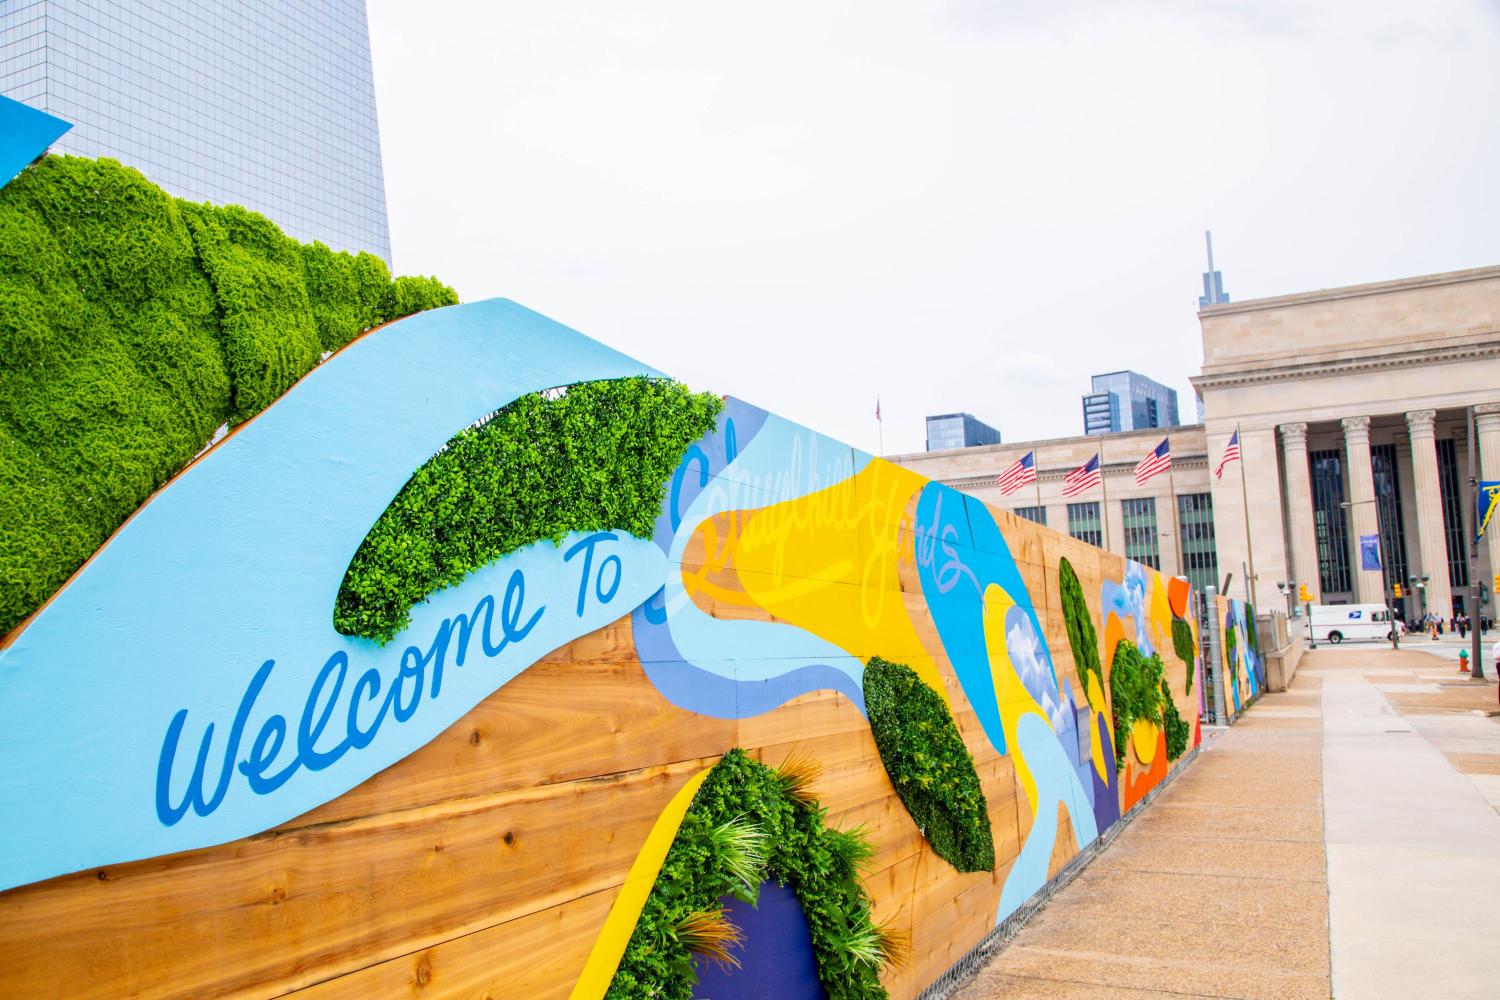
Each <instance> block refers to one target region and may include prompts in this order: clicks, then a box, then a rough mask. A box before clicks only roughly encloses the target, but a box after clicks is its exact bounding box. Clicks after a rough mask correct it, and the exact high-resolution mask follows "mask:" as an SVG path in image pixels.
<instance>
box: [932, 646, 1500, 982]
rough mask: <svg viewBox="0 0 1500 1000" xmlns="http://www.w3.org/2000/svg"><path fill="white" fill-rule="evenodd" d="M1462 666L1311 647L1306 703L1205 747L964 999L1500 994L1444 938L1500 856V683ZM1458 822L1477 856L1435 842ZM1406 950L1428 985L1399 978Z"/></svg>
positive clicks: (1259, 712) (1459, 944)
mask: <svg viewBox="0 0 1500 1000" xmlns="http://www.w3.org/2000/svg"><path fill="white" fill-rule="evenodd" d="M1455 666H1456V664H1454V663H1452V662H1451V661H1446V660H1441V659H1437V658H1435V657H1433V656H1431V655H1429V654H1427V653H1426V652H1420V651H1408V650H1403V651H1401V652H1400V653H1393V652H1392V651H1390V650H1388V649H1384V650H1383V649H1380V648H1378V647H1374V646H1353V645H1346V646H1344V647H1342V648H1338V649H1333V650H1324V649H1319V650H1317V651H1315V652H1311V653H1309V654H1308V655H1307V656H1306V657H1305V658H1304V660H1303V663H1302V669H1301V670H1299V672H1298V675H1297V678H1296V680H1295V681H1294V683H1293V686H1292V690H1291V691H1288V692H1285V693H1282V694H1272V695H1267V696H1265V697H1264V698H1262V699H1261V700H1260V701H1259V702H1257V703H1256V704H1255V705H1254V706H1253V707H1252V708H1251V709H1250V711H1249V712H1248V713H1247V714H1246V715H1245V716H1244V717H1243V719H1242V721H1241V722H1239V723H1238V724H1237V725H1235V726H1234V727H1233V728H1232V729H1230V730H1227V731H1218V732H1215V733H1214V734H1213V735H1212V736H1208V737H1207V738H1205V741H1204V746H1203V750H1202V752H1201V753H1200V754H1199V756H1198V758H1197V760H1195V761H1194V762H1192V764H1191V765H1190V766H1189V767H1188V768H1187V769H1186V770H1185V771H1184V772H1183V773H1182V774H1181V775H1180V776H1178V777H1177V778H1176V779H1175V780H1174V781H1173V782H1172V783H1171V784H1170V785H1169V786H1168V787H1167V788H1166V789H1165V790H1164V791H1163V792H1162V794H1161V795H1160V796H1158V797H1157V799H1156V800H1155V801H1154V802H1152V803H1151V804H1149V805H1148V806H1147V807H1146V808H1145V809H1144V810H1143V812H1142V813H1141V815H1139V816H1138V817H1137V818H1136V819H1135V821H1134V822H1133V823H1131V824H1130V826H1129V827H1128V828H1127V829H1126V830H1125V831H1124V832H1123V833H1121V834H1120V836H1119V838H1118V839H1117V840H1116V841H1115V842H1114V843H1113V844H1111V845H1110V846H1109V847H1108V848H1107V849H1106V850H1105V851H1104V852H1103V853H1101V854H1100V856H1099V857H1098V858H1097V859H1096V860H1095V861H1094V862H1093V864H1091V865H1090V866H1089V867H1088V868H1087V869H1086V870H1085V871H1084V872H1083V873H1082V874H1081V875H1079V877H1078V878H1077V879H1076V880H1075V881H1074V882H1073V883H1072V884H1070V885H1069V886H1067V887H1066V888H1064V889H1063V890H1062V891H1061V892H1059V893H1058V895H1057V897H1056V898H1055V899H1053V900H1052V902H1051V903H1049V904H1048V906H1047V907H1046V908H1045V909H1044V910H1042V911H1041V912H1040V913H1039V914H1038V915H1037V916H1036V917H1035V918H1034V919H1033V920H1032V921H1031V923H1030V924H1028V925H1027V926H1026V927H1025V928H1024V929H1023V930H1022V931H1021V932H1020V933H1019V934H1018V935H1017V937H1016V938H1015V940H1014V941H1012V942H1011V943H1010V944H1009V945H1008V946H1007V947H1006V948H1004V949H1003V950H1002V951H1000V952H999V953H998V954H997V955H996V956H995V957H994V958H993V959H992V960H991V961H990V963H989V964H988V966H986V967H985V968H984V969H983V970H981V971H980V973H979V974H978V976H977V977H976V978H975V979H973V980H972V981H970V982H969V983H968V984H966V985H965V986H964V987H963V988H961V989H960V990H959V991H958V992H957V993H955V994H954V996H956V997H961V998H964V1000H1000V998H1006V1000H1009V998H1021V997H1025V998H1054V997H1062V998H1085V997H1087V998H1106V1000H1107V998H1137V997H1152V996H1155V997H1184V996H1186V997H1234V998H1309V1000H1327V998H1328V997H1330V996H1331V995H1336V996H1337V997H1338V998H1339V1000H1362V998H1366V997H1415V996H1422V997H1447V996H1453V997H1465V996H1490V997H1493V996H1496V995H1500V993H1496V992H1495V987H1494V986H1493V983H1494V982H1495V980H1493V979H1486V978H1485V977H1484V971H1485V969H1486V967H1487V966H1484V965H1479V964H1477V962H1476V959H1477V955H1476V954H1475V951H1474V949H1473V948H1472V946H1469V945H1468V944H1466V943H1465V942H1464V939H1463V938H1462V937H1457V938H1453V939H1452V943H1451V944H1448V943H1445V942H1443V941H1434V940H1433V939H1434V938H1435V937H1439V936H1441V935H1446V934H1448V933H1449V929H1448V925H1449V924H1452V923H1455V922H1457V921H1459V920H1469V919H1473V917H1474V916H1475V908H1476V907H1477V906H1479V902H1478V900H1479V897H1480V895H1481V894H1482V893H1483V892H1488V891H1489V889H1490V879H1491V877H1492V876H1493V877H1497V878H1500V857H1494V856H1492V855H1491V853H1490V848H1489V847H1488V846H1486V845H1485V844H1484V843H1483V841H1484V833H1483V831H1484V829H1485V824H1486V823H1488V822H1489V821H1490V820H1493V821H1494V822H1495V824H1496V825H1495V830H1496V834H1497V836H1496V837H1495V840H1494V849H1495V850H1496V851H1500V813H1497V812H1496V811H1495V808H1490V807H1491V806H1495V807H1496V808H1500V722H1497V720H1496V719H1494V718H1491V717H1490V716H1489V715H1488V709H1489V708H1490V707H1491V706H1493V704H1494V702H1495V698H1496V690H1497V689H1496V687H1495V685H1494V684H1493V682H1491V683H1490V684H1486V685H1478V684H1469V683H1468V682H1465V681H1463V680H1462V679H1461V678H1460V676H1459V675H1458V674H1457V672H1456V670H1455V669H1454V668H1455ZM1325 687H1326V688H1330V689H1331V691H1325ZM1403 713H1404V714H1403ZM1325 716H1328V717H1329V719H1330V720H1331V724H1330V725H1329V727H1328V731H1327V732H1325V725H1324V721H1325ZM1387 730H1395V732H1387ZM1325 744H1327V754H1326V755H1325ZM1325 758H1326V759H1325ZM1325 781H1326V782H1327V788H1328V795H1327V796H1325ZM1434 790H1436V791H1434ZM1434 795H1436V799H1433V798H1432V797H1433V796H1434ZM1330 799H1331V801H1332V802H1333V803H1334V809H1333V811H1332V812H1331V813H1330V816H1329V820H1328V824H1329V825H1328V826H1327V827H1326V828H1325V818H1324V809H1325V804H1326V801H1325V800H1330ZM1453 817H1457V822H1459V823H1460V824H1461V826H1462V828H1463V829H1464V830H1467V831H1469V833H1470V835H1473V836H1475V837H1476V838H1477V839H1478V840H1480V841H1481V843H1480V844H1478V845H1475V846H1472V847H1471V846H1469V845H1465V846H1463V847H1462V848H1461V849H1458V850H1445V849H1442V845H1434V844H1433V843H1432V842H1431V837H1432V833H1433V829H1434V828H1441V827H1443V826H1444V825H1445V824H1451V822H1452V821H1453V819H1452V818H1453ZM1329 830H1332V831H1333V833H1332V835H1331V836H1330V834H1329ZM1448 847H1449V848H1451V847H1452V845H1451V843H1450V844H1449V845H1448ZM1330 853H1331V854H1332V856H1333V857H1334V858H1335V865H1334V868H1333V871H1334V879H1335V885H1334V886H1333V887H1332V889H1331V890H1330V885H1329V871H1330V869H1329V857H1330ZM1465 879H1469V880H1470V881H1471V883H1472V884H1473V885H1475V886H1476V889H1475V890H1474V891H1473V892H1469V893H1468V894H1467V896H1466V900H1467V901H1466V902H1461V905H1460V906H1459V907H1458V909H1457V910H1456V911H1454V913H1453V915H1452V916H1450V917H1446V918H1443V917H1439V918H1437V922H1436V924H1434V923H1433V921H1434V919H1435V918H1434V916H1433V914H1432V913H1431V906H1432V903H1433V900H1434V898H1436V897H1437V896H1439V895H1440V894H1449V895H1451V894H1452V893H1453V892H1454V891H1455V886H1456V885H1457V886H1458V887H1459V888H1460V889H1461V887H1462V884H1463V882H1464V880H1465ZM1377 883H1379V884H1380V887H1378V888H1377ZM1330 891H1332V896H1333V907H1334V929H1335V933H1334V936H1333V943H1334V947H1333V949H1332V961H1330V930H1329V905H1330ZM1489 898H1491V899H1497V900H1500V893H1496V894H1495V895H1493V896H1491V897H1489ZM1497 920H1500V903H1497V904H1495V907H1494V908H1493V910H1492V912H1491V916H1490V917H1489V919H1488V920H1486V921H1485V924H1484V929H1483V930H1482V931H1480V929H1479V928H1475V930H1476V933H1475V934H1474V935H1473V936H1472V938H1471V939H1472V940H1480V939H1483V940H1489V939H1491V936H1492V928H1491V925H1493V924H1494V923H1495V922H1496V921H1497ZM1424 921H1425V922H1426V923H1425V925H1424V923H1423V922H1424ZM1434 927H1436V928H1437V930H1436V932H1434V930H1433V929H1432V928H1434ZM1391 956H1401V961H1405V962H1406V963H1407V964H1408V965H1411V966H1412V967H1413V968H1414V969H1417V970H1419V972H1420V977H1421V978H1416V977H1405V978H1403V977H1402V976H1401V975H1399V974H1398V973H1399V969H1397V970H1396V971H1394V972H1393V969H1392V966H1393V965H1395V966H1399V965H1400V961H1393V960H1392V958H1391ZM1434 967H1437V968H1439V969H1441V975H1440V976H1438V977H1437V978H1434V975H1435V973H1434V971H1433V970H1434ZM1335 986H1337V990H1336V991H1335Z"/></svg>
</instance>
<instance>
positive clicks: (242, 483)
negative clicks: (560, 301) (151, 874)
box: [0, 299, 668, 889]
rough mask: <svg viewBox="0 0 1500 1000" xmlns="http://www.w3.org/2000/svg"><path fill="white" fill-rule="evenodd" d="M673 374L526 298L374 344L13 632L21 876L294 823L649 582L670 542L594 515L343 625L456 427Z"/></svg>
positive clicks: (210, 464)
mask: <svg viewBox="0 0 1500 1000" xmlns="http://www.w3.org/2000/svg"><path fill="white" fill-rule="evenodd" d="M657 374H659V373H657V372H656V371H655V370H654V369H651V368H649V367H647V366H645V365H643V364H641V363H639V362H637V361H634V360H633V359H631V358H629V357H626V356H625V355H623V354H620V353H618V352H616V351H613V350H611V349H609V348H607V347H605V346H603V345H602V344H599V343H597V342H595V341H593V340H590V339H589V338H588V337H585V336H583V335H582V334H580V333H578V332H576V331H574V330H571V329H568V328H567V327H565V326H562V325H560V324H558V323H555V322H552V321H551V320H548V319H546V318H545V317H543V316H540V315H538V314H536V313H533V312H531V311H529V310H527V309H524V308H522V307H521V306H518V305H516V304H515V303H512V302H508V301H505V300H501V299H496V300H491V301H488V302H479V303H474V304H471V305H463V306H454V307H450V308H446V309H439V310H435V311H432V312H428V313H423V314H420V315H417V316H412V317H409V318H407V319H405V320H402V321H401V322H400V323H397V324H394V325H392V326H391V327H388V328H387V329H385V330H383V331H381V332H379V333H377V334H374V335H372V336H370V337H367V338H365V339H364V340H361V341H358V342H356V343H355V344H354V345H352V346H351V347H350V348H348V349H347V350H345V351H343V352H342V353H340V354H339V355H337V356H336V357H334V358H332V359H330V360H329V361H328V362H327V363H326V364H324V365H322V366H320V367H318V368H317V369H315V370H314V371H313V372H312V373H311V374H309V375H308V377H307V378H305V379H304V380H303V381H302V382H300V383H299V384H298V385H297V386H296V387H294V388H293V389H292V390H291V391H290V392H289V393H287V394H286V395H285V396H284V397H283V398H282V399H281V400H280V401H278V402H277V403H276V404H275V405H273V406H272V407H270V408H269V409H268V410H266V411H265V412H264V413H262V414H261V415H260V416H259V417H257V418H256V419H255V420H254V421H252V422H251V423H249V424H248V425H246V426H245V427H243V428H242V429H241V430H240V431H239V432H238V433H237V434H235V435H234V436H232V437H231V438H229V439H228V440H226V441H224V442H223V443H222V444H221V445H220V446H219V447H218V448H216V449H214V450H213V451H211V452H210V453H208V454H207V455H206V456H204V458H203V459H202V460H201V461H199V462H198V463H197V464H196V465H194V466H193V467H192V468H190V469H188V470H187V471H186V472H185V473H183V475H182V476H181V477H180V478H179V479H178V480H177V481H175V482H174V483H172V484H171V485H170V486H168V487H167V488H166V489H165V490H163V491H162V492H161V494H160V495H158V496H157V497H156V498H155V499H153V500H152V501H151V502H150V503H149V504H148V505H147V506H146V507H144V508H143V509H142V510H141V511H140V512H139V513H138V514H137V515H136V516H135V517H134V518H133V519H132V520H131V521H130V522H129V523H127V524H126V525H125V526H124V527H123V528H121V529H120V531H119V533H118V534H117V535H116V537H115V538H114V539H113V540H112V541H111V542H110V543H109V544H108V545H107V546H106V547H105V548H104V549H103V550H102V551H101V552H100V553H99V554H98V555H97V556H96V558H95V559H94V560H93V561H92V562H91V563H90V564H89V565H88V566H86V567H85V568H84V569H83V570H82V571H81V572H80V573H79V575H78V576H77V577H76V578H75V579H74V580H73V581H72V582H71V583H70V584H68V586H66V587H65V588H64V589H63V590H62V591H61V592H60V593H59V594H58V595H57V597H56V598H55V599H54V600H53V601H52V603H51V604H50V605H48V606H47V607H46V608H45V609H44V610H43V611H42V612H41V613H40V614H39V615H38V616H37V617H36V619H35V620H34V621H33V622H32V623H31V624H30V626H29V627H27V628H26V629H25V630H24V631H23V632H21V633H20V634H19V636H18V637H17V638H16V639H15V641H14V642H13V644H12V645H11V646H10V647H9V648H8V649H6V650H4V651H0V718H3V719H4V720H5V722H4V725H3V726H0V816H4V817H6V822H4V823H3V824H0V889H4V888H8V887H10V886H14V885H19V884H22V883H26V882H32V881H36V880H39V879H44V878H48V877H50V876H53V875H58V874H62V873H65V872H70V871H77V870H80V869H84V868H92V867H97V866H102V865H108V864H114V863H118V862H124V861H131V860H135V859H138V858H146V857H153V856H157V855H162V854H168V853H172V852H174V851H181V850H187V849H190V848H196V847H203V846H207V845H210V844H216V843H222V842H225V841H229V840H233V839H236V838H238V837H243V836H247V835H249V834H253V833H257V832H259V831H261V830H265V829H267V828H269V827H272V826H275V825H276V824H278V823H282V822H284V821H286V820H289V819H291V818H292V817H294V816H297V815H299V814H301V813H304V812H306V811H307V810H309V809H312V808H313V807H315V806H317V805H320V804H321V803H323V802H326V801H328V800H330V799H332V798H334V797H336V796H338V795H340V794H342V793H344V792H346V791H348V790H349V789H351V788H353V787H354V786H355V785H357V784H359V783H360V782H361V781H363V780H365V779H366V778H368V777H370V776H371V775H373V774H375V773H376V772H378V771H380V770H382V769H383V768H385V767H388V766H389V765H391V764H393V763H395V762H396V761H398V760H400V759H402V758H403V757H405V756H407V755H408V754H410V753H411V752H412V751H414V750H416V749H417V748H419V747H421V746H422V745H423V744H425V743H427V742H428V741H429V740H431V739H432V738H433V737H434V736H436V735H437V734H438V733H440V732H442V731H443V730H444V729H445V728H447V727H448V726H449V725H450V724H452V723H453V722H454V721H456V720H457V719H459V718H461V717H462V716H463V715H464V714H465V713H466V712H468V711H469V710H470V709H471V708H472V707H473V706H474V705H476V704H477V703H478V702H480V701H481V700H483V699H484V698H485V697H487V696H488V695H489V694H491V693H492V692H493V691H495V690H496V689H497V688H499V687H500V686H502V685H503V684H505V683H506V682H507V681H509V680H510V679H511V678H512V677H514V676H515V675H516V674H517V673H519V672H520V671H521V670H523V669H525V667H527V666H528V665H530V664H531V663H533V662H535V661H536V660H537V659H538V658H540V657H541V656H543V655H545V654H546V653H548V652H550V651H551V650H552V649H554V648H556V647H558V646H560V645H563V644H565V643H567V642H569V641H571V640H572V639H574V638H576V637H577V636H580V635H584V634H586V633H588V632H591V631H594V630H595V629H597V628H600V627H602V626H603V625H605V624H607V623H608V622H610V621H613V620H615V619H617V618H619V617H620V616H621V615H622V614H624V613H625V612H626V611H628V610H630V609H631V608H634V607H636V606H637V605H639V604H640V603H641V602H643V601H645V600H646V599H647V598H648V597H649V596H650V595H651V594H652V593H654V592H656V591H657V590H658V589H659V588H660V587H661V586H662V581H663V579H664V577H666V576H667V575H668V574H667V572H666V558H665V554H664V553H663V551H662V549H661V548H660V547H659V546H657V545H656V544H654V543H653V542H651V541H648V540H643V539H634V538H630V537H629V536H626V535H623V534H621V535H618V536H615V535H610V534H601V535H596V536H580V535H575V536H572V537H570V538H568V539H566V540H564V542H563V544H562V545H561V546H553V545H552V544H551V543H550V542H540V543H538V544H536V545H533V546H531V547H529V548H527V549H525V550H523V551H521V552H518V553H515V554H513V555H511V556H508V557H507V558H505V559H503V560H501V561H500V562H498V563H496V564H494V565H492V566H490V567H488V568H486V569H484V570H481V571H479V572H477V573H475V574H473V575H472V576H470V577H469V578H468V579H467V580H465V581H464V582H463V583H461V584H460V585H458V586H456V587H454V588H451V589H449V590H447V591H443V592H441V593H439V594H437V595H435V596H434V598H433V599H432V600H431V601H430V602H428V603H427V604H424V605H421V606H419V607H417V608H415V609H414V610H413V614H412V624H411V625H410V627H409V628H408V629H407V630H406V631H405V632H403V633H402V634H401V635H399V636H397V637H396V640H395V641H394V642H393V643H391V644H390V645H388V646H386V647H384V648H381V647H377V646H375V645H374V644H373V643H371V642H368V641H366V640H362V639H350V638H347V637H344V636H340V635H338V634H337V633H336V632H334V630H333V625H332V614H333V604H334V597H335V595H336V594H337V592H338V588H339V584H340V581H341V580H342V578H343V575H344V571H345V569H346V568H347V566H348V564H349V560H350V558H351V557H352V556H353V554H354V552H355V550H356V549H357V548H358V546H359V544H360V542H361V541H362V540H363V539H364V536H365V534H366V533H367V532H368V531H369V529H370V527H371V525H373V524H374V523H375V521H376V520H377V519H378V518H379V517H380V515H381V513H382V512H383V511H384V509H385V507H386V506H387V504H389V502H390V500H391V499H392V497H394V496H395V494H396V493H397V491H398V490H400V488H401V487H402V486H403V485H404V484H405V482H406V480H407V479H408V478H409V477H410V476H411V474H412V472H413V470H415V469H416V468H417V467H418V466H420V465H421V464H422V463H423V462H424V461H426V459H427V458H428V457H430V456H431V455H432V453H433V452H434V451H435V450H436V449H438V448H439V447H441V446H442V445H443V443H444V442H445V441H447V440H448V438H450V437H451V436H452V435H453V434H454V433H455V432H456V431H457V430H459V429H460V428H462V427H464V426H466V425H468V424H469V423H471V422H473V421H474V420H476V419H478V418H480V417H482V416H484V415H486V414H488V413H490V412H491V411H493V410H495V409H496V408H498V407H501V406H503V405H505V404H506V403H509V402H510V401H512V400H514V399H515V398H516V397H518V396H520V395H521V394H523V393H526V392H530V391H534V390H537V389H543V388H548V387H551V386H557V385H566V384H571V383H576V382H581V381H587V380H591V379H603V378H617V377H623V376H628V375H657ZM585 564H587V572H585ZM486 614H488V616H489V619H490V620H489V622H488V626H489V627H488V631H487V632H485V631H484V629H483V626H480V627H475V628H474V630H473V633H472V634H469V635H468V636H467V641H465V639H466V636H465V630H466V629H469V628H470V627H471V622H472V621H473V620H474V619H476V618H477V619H483V618H484V617H485V615H486ZM485 636H487V637H488V638H487V639H486V638H485ZM393 692H394V694H393ZM174 732H175V735H176V738H175V740H174V739H173V734H174ZM200 747H204V748H206V749H205V751H204V752H203V753H202V755H201V760H200V753H199V750H200ZM195 772H197V773H196V776H195ZM59 789H65V790H66V794H59Z"/></svg>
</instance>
